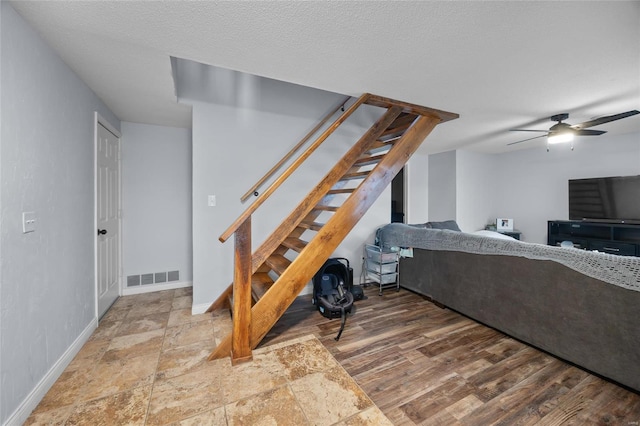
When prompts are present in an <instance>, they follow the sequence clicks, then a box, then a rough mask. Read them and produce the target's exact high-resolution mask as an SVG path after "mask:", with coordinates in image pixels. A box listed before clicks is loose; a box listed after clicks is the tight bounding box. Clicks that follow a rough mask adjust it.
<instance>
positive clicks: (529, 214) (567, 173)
mask: <svg viewBox="0 0 640 426" xmlns="http://www.w3.org/2000/svg"><path fill="white" fill-rule="evenodd" d="M629 120H633V118H630V119H629ZM497 157H498V158H497V159H498V161H497V163H496V170H497V175H496V179H497V180H498V182H499V188H500V190H499V191H496V209H495V211H496V213H495V214H497V215H504V217H512V218H513V220H514V226H515V227H516V228H517V229H519V230H521V231H522V232H523V238H524V239H525V240H526V241H529V242H534V243H546V242H547V221H548V220H567V219H568V218H569V203H568V200H569V189H568V180H569V179H578V178H587V177H602V176H623V175H638V174H640V134H639V133H633V134H627V135H619V136H608V135H603V136H598V137H597V138H580V140H579V141H577V142H576V143H575V149H574V150H573V151H571V149H570V147H569V146H568V145H555V146H552V147H551V150H550V151H549V152H547V151H546V149H545V148H544V146H539V147H537V148H532V149H528V150H523V151H515V152H512V153H506V154H501V155H499V156H497Z"/></svg>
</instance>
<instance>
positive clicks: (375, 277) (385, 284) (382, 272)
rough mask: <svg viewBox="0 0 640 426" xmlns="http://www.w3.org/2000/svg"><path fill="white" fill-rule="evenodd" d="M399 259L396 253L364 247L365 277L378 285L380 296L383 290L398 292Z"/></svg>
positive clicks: (379, 248)
mask: <svg viewBox="0 0 640 426" xmlns="http://www.w3.org/2000/svg"><path fill="white" fill-rule="evenodd" d="M399 257H400V256H399V253H398V252H395V251H391V250H383V249H382V247H378V246H375V245H373V244H365V246H364V270H365V276H366V278H367V279H369V280H372V281H374V282H376V283H378V284H379V285H380V292H379V293H378V294H379V295H380V296H382V290H383V289H385V288H390V287H395V288H396V291H398V290H400V279H399V278H400V277H399V275H400V263H399V261H398V260H399Z"/></svg>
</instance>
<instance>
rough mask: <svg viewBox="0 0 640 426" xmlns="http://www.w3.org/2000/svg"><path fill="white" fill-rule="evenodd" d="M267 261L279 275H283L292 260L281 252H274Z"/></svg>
mask: <svg viewBox="0 0 640 426" xmlns="http://www.w3.org/2000/svg"><path fill="white" fill-rule="evenodd" d="M265 263H266V264H267V265H268V266H269V268H271V269H272V270H273V271H274V272H275V273H276V274H278V275H282V273H283V272H284V271H285V270H286V269H287V268H288V267H289V265H291V261H290V260H289V259H287V258H286V257H284V256H283V255H281V254H272V255H271V256H269V257H268V258H267V260H266V261H265Z"/></svg>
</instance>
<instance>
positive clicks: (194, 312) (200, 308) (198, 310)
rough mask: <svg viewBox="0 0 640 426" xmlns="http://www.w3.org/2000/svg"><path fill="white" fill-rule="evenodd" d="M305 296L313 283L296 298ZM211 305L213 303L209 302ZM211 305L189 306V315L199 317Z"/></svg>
mask: <svg viewBox="0 0 640 426" xmlns="http://www.w3.org/2000/svg"><path fill="white" fill-rule="evenodd" d="M307 294H313V283H308V284H307V285H306V286H305V287H304V288H303V289H302V291H301V292H300V294H299V295H298V296H304V295H307ZM211 303H213V302H211ZM211 303H202V304H199V305H192V306H191V315H199V314H204V313H205V312H206V311H207V309H209V306H211Z"/></svg>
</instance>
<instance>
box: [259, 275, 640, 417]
mask: <svg viewBox="0 0 640 426" xmlns="http://www.w3.org/2000/svg"><path fill="white" fill-rule="evenodd" d="M365 294H366V296H367V299H365V300H362V301H358V302H356V312H355V314H354V315H353V316H351V317H349V319H348V321H347V326H346V328H345V331H344V333H343V335H342V337H341V338H340V341H338V342H336V341H335V340H334V337H335V335H336V334H337V331H338V328H339V326H340V320H338V319H334V320H328V319H326V318H324V317H322V316H321V315H320V313H319V312H317V311H316V310H315V308H314V306H313V305H311V302H310V299H311V297H310V296H301V297H299V298H298V299H297V300H296V301H295V302H294V304H293V305H292V306H291V307H290V308H289V310H288V311H287V312H286V313H285V315H284V316H283V317H282V318H281V319H280V321H279V322H278V323H277V324H276V326H275V327H274V328H273V329H272V331H271V332H270V333H269V334H268V335H267V336H266V338H265V339H264V341H263V342H262V345H267V344H272V343H275V342H280V341H284V340H287V339H290V338H293V337H298V336H303V335H306V334H314V335H315V336H316V337H318V338H319V339H320V340H321V341H322V343H323V344H324V345H325V346H326V347H327V348H328V349H329V351H330V352H331V353H332V354H333V355H334V356H335V357H336V359H337V360H338V361H339V362H340V363H341V364H342V365H343V366H344V368H345V369H346V370H347V371H348V372H349V373H350V374H351V376H352V377H354V378H355V379H356V381H357V382H358V384H359V385H360V386H361V387H362V388H363V389H364V391H365V392H366V393H367V394H368V395H369V396H370V397H371V398H372V399H373V401H374V402H375V403H376V404H377V405H378V407H380V409H382V411H383V412H384V414H385V415H386V416H387V417H388V418H389V419H390V420H391V421H392V422H394V424H396V425H413V424H425V425H493V424H496V425H624V426H637V425H640V395H639V394H638V393H635V392H632V391H629V390H627V389H625V388H622V387H620V386H618V385H616V384H613V383H611V382H609V381H606V380H603V379H601V378H599V377H596V376H594V375H592V374H589V373H588V372H586V371H584V370H582V369H580V368H578V367H575V366H573V365H571V364H568V363H565V362H563V361H561V360H559V359H557V358H555V357H553V356H551V355H548V354H547V353H544V352H541V351H539V350H537V349H535V348H533V347H530V346H528V345H526V344H523V343H521V342H519V341H516V340H514V339H511V338H509V337H507V336H505V335H504V334H502V333H500V332H498V331H496V330H493V329H491V328H488V327H485V326H483V325H481V324H479V323H476V322H474V321H472V320H470V319H468V318H466V317H464V316H462V315H460V314H458V313H456V312H453V311H450V310H449V309H441V308H439V307H437V306H436V305H434V304H433V303H431V302H429V301H428V300H425V299H424V298H423V297H421V296H419V295H416V294H414V293H411V292H409V291H407V290H404V289H402V290H400V291H399V292H396V291H395V290H393V289H391V290H385V292H384V294H383V295H382V296H378V293H377V288H375V287H369V288H366V289H365Z"/></svg>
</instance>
